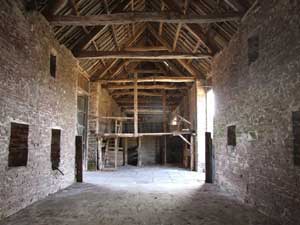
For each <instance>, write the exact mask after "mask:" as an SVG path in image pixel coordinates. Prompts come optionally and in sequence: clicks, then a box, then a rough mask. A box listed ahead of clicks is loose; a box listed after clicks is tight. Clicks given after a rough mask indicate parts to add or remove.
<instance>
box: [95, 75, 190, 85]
mask: <svg viewBox="0 0 300 225" xmlns="http://www.w3.org/2000/svg"><path fill="white" fill-rule="evenodd" d="M133 82H134V79H119V80H101V83H102V84H107V83H133ZM137 82H138V83H153V82H156V83H159V82H165V83H193V82H195V78H194V77H186V76H176V75H174V76H158V77H146V78H139V79H137Z"/></svg>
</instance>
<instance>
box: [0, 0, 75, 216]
mask: <svg viewBox="0 0 300 225" xmlns="http://www.w3.org/2000/svg"><path fill="white" fill-rule="evenodd" d="M14 4H17V3H16V2H15V1H4V2H1V5H0V21H1V23H0V49H1V54H0V185H1V186H0V209H1V210H0V219H1V218H2V217H6V216H8V215H10V214H12V213H14V212H16V211H18V210H20V209H21V208H24V207H25V206H27V205H29V204H31V203H32V202H35V201H37V200H38V199H41V198H44V197H45V196H47V195H48V194H49V193H53V192H56V191H58V190H59V189H61V188H65V187H67V186H68V185H70V184H72V183H73V181H74V161H75V132H76V82H77V76H78V74H79V73H80V70H79V67H78V62H77V60H75V59H74V58H73V56H72V54H71V53H70V52H69V50H67V49H66V48H65V47H63V46H60V45H59V43H58V42H57V41H56V40H55V39H54V35H52V33H51V32H50V30H51V28H50V27H49V26H48V25H47V24H48V23H47V22H46V20H45V19H44V17H42V16H40V15H39V14H36V13H33V14H28V13H25V12H22V11H21V10H20V8H18V7H16V6H15V5H14ZM12 5H13V6H12ZM50 54H54V55H55V56H56V60H57V65H56V77H55V78H53V77H51V75H50V65H49V64H50ZM11 122H15V123H21V124H27V125H29V134H28V162H27V166H21V167H8V155H9V140H10V133H11V132H10V131H11ZM51 129H60V130H61V150H60V151H61V152H60V164H59V165H60V166H59V168H60V170H61V171H62V172H63V173H64V175H61V174H60V173H59V172H58V171H55V170H52V167H51V160H50V155H51V154H50V146H51Z"/></svg>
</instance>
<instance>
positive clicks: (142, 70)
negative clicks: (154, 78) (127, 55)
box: [128, 69, 165, 74]
mask: <svg viewBox="0 0 300 225" xmlns="http://www.w3.org/2000/svg"><path fill="white" fill-rule="evenodd" d="M128 72H129V73H137V74H145V73H153V74H156V73H163V74H164V73H165V71H163V70H149V69H148V70H146V69H134V70H129V71H128Z"/></svg>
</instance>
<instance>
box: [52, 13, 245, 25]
mask: <svg viewBox="0 0 300 225" xmlns="http://www.w3.org/2000/svg"><path fill="white" fill-rule="evenodd" d="M239 19H241V15H240V14H237V13H227V14H211V15H183V14H182V13H174V12H126V13H114V14H108V15H106V14H101V15H93V16H74V15H67V16H52V17H50V18H49V21H50V24H51V25H53V26H99V25H114V24H130V23H142V22H164V23H185V24H187V23H197V24H206V23H218V22H225V21H235V20H239Z"/></svg>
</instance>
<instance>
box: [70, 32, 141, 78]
mask: <svg viewBox="0 0 300 225" xmlns="http://www.w3.org/2000/svg"><path fill="white" fill-rule="evenodd" d="M144 31H145V27H143V28H142V29H140V30H139V31H138V32H137V33H136V34H135V35H134V36H133V37H131V38H130V39H129V40H128V41H127V42H126V43H125V45H127V46H131V45H132V44H133V43H134V42H136V41H137V39H139V38H140V36H141V35H142V34H143V33H144ZM76 54H78V53H76ZM118 60H119V59H114V60H113V62H112V63H111V64H109V65H108V66H107V67H106V68H104V69H103V70H102V71H101V72H99V71H96V72H95V73H94V74H93V75H92V76H91V80H92V81H95V80H97V79H101V78H102V77H104V76H105V75H106V74H107V73H108V72H109V70H110V69H111V68H112V67H113V66H114V65H115V64H116V63H117V62H118ZM127 63H128V61H125V62H123V63H122V64H121V65H120V66H119V67H118V69H117V70H116V71H118V70H119V69H120V68H123V66H125V65H126V64H127Z"/></svg>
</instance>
